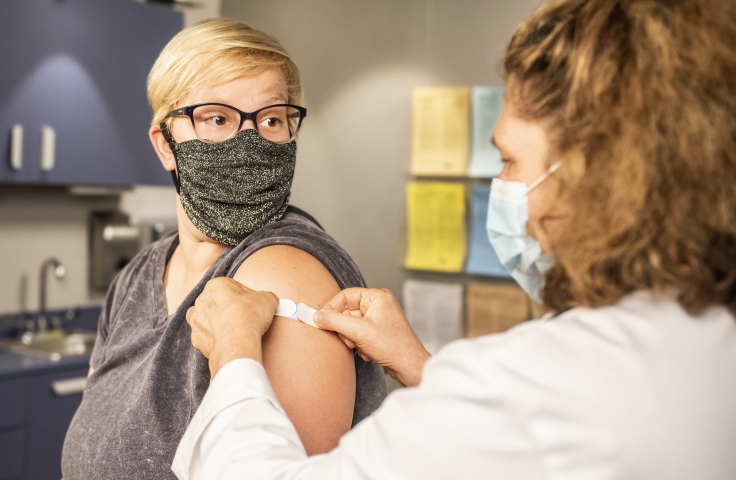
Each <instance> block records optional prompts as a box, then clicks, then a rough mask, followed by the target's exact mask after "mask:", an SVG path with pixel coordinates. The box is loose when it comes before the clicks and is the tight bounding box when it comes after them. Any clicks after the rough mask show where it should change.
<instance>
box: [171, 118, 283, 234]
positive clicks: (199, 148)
mask: <svg viewBox="0 0 736 480" xmlns="http://www.w3.org/2000/svg"><path fill="white" fill-rule="evenodd" d="M161 130H162V132H163V134H164V138H166V140H167V141H168V142H169V146H170V147H171V151H172V152H173V153H174V158H175V159H176V169H177V171H178V175H177V172H171V175H172V177H173V179H174V185H175V186H176V191H177V193H178V194H179V196H180V198H181V204H182V206H183V207H184V212H186V214H187V216H188V217H189V219H190V220H191V221H192V223H193V224H194V226H195V227H197V229H198V230H199V231H200V232H202V233H204V234H205V235H207V236H208V237H210V238H211V239H213V240H215V241H216V242H219V243H222V244H225V245H237V244H239V243H240V242H241V241H242V240H243V239H244V238H245V237H247V236H248V235H250V234H251V233H253V232H254V231H256V230H258V229H259V228H261V227H262V226H264V225H267V224H269V223H272V222H275V221H277V220H280V219H281V218H282V217H283V216H284V213H286V207H287V206H288V204H289V196H290V194H291V182H292V180H293V178H294V168H295V166H296V142H294V141H292V142H290V143H281V144H279V143H274V142H271V141H270V140H266V139H265V138H263V137H262V136H261V135H260V134H258V133H257V132H256V131H255V130H253V129H246V130H242V131H241V132H239V133H238V134H237V135H235V136H234V137H233V138H231V139H229V140H226V141H224V142H220V143H205V142H202V141H201V140H188V141H186V142H181V143H177V142H175V141H174V140H173V138H172V137H171V134H170V132H169V131H168V128H167V127H166V125H165V124H161Z"/></svg>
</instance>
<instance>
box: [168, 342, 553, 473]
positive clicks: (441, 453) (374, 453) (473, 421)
mask: <svg viewBox="0 0 736 480" xmlns="http://www.w3.org/2000/svg"><path fill="white" fill-rule="evenodd" d="M460 343H462V345H464V346H465V347H468V346H469V345H470V344H469V343H468V342H460ZM467 350H468V348H464V347H463V346H460V347H457V348H450V349H447V350H446V351H445V352H442V353H441V354H440V355H439V356H438V357H436V358H434V359H432V360H430V362H428V365H427V366H426V367H425V371H424V375H423V381H422V385H421V386H419V387H416V388H408V389H400V390H398V391H396V392H394V393H392V394H391V395H390V396H389V397H388V398H387V399H386V401H385V402H384V404H383V406H382V407H381V408H380V409H379V410H378V411H377V412H376V413H375V414H373V415H372V416H370V417H369V418H367V419H366V420H364V421H363V422H362V423H361V424H360V425H358V426H357V427H356V428H355V429H353V430H351V431H350V432H348V433H347V434H345V435H344V436H343V437H342V439H341V440H340V445H339V446H338V447H337V448H336V449H335V450H333V451H332V452H330V453H328V454H323V455H315V456H312V457H307V455H306V453H305V451H304V448H303V446H302V444H301V441H300V440H299V436H298V434H297V432H296V430H295V429H294V427H293V425H292V424H291V422H290V421H289V419H288V418H287V416H286V414H285V413H284V411H283V409H282V408H281V406H280V405H279V403H278V400H277V399H276V396H275V394H274V393H273V390H272V389H271V387H270V385H269V383H268V379H267V377H266V373H265V371H264V370H263V367H262V366H261V365H260V364H258V363H257V362H255V361H253V360H245V359H242V360H236V361H233V362H231V363H229V364H228V365H226V366H225V367H224V368H223V369H222V370H221V371H220V373H219V374H218V375H217V377H216V378H215V380H214V381H213V383H212V385H211V386H210V389H209V391H208V392H207V394H206V395H205V398H204V400H203V402H202V404H201V406H200V407H199V409H198V411H197V413H196V414H195V416H194V418H193V420H192V422H191V424H190V425H189V428H188V429H187V432H186V434H185V435H184V438H183V439H182V441H181V443H180V445H179V448H178V450H177V452H176V456H175V458H174V463H173V467H172V469H173V471H174V473H175V474H176V475H177V477H178V478H179V479H180V480H200V479H214V478H217V479H246V478H247V479H273V480H297V479H298V480H318V479H319V480H337V479H350V480H353V479H366V480H367V479H372V480H386V479H409V478H422V479H426V480H433V479H437V480H439V479H447V478H462V479H464V480H471V479H475V478H478V479H480V478H483V479H487V478H524V479H526V480H537V479H540V480H541V479H545V478H547V476H546V473H545V469H544V467H543V465H542V463H541V461H540V458H539V454H538V451H537V450H536V448H535V446H534V443H533V442H532V440H531V439H530V437H529V435H528V433H527V431H526V429H525V427H524V422H523V421H521V419H520V418H519V416H518V415H517V413H516V411H515V407H514V405H513V401H511V400H510V399H509V398H508V397H507V396H506V395H505V394H504V393H503V392H504V391H508V389H509V388H513V386H511V385H508V382H507V381H506V379H504V375H503V371H502V370H496V371H494V369H493V368H492V367H489V366H488V364H487V363H484V362H480V361H476V360H474V359H473V358H472V355H468V352H467ZM470 350H472V348H470Z"/></svg>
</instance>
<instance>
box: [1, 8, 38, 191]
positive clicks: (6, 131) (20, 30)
mask: <svg viewBox="0 0 736 480" xmlns="http://www.w3.org/2000/svg"><path fill="white" fill-rule="evenodd" d="M36 7H37V5H36V3H35V1H29V0H2V2H0V69H1V70H2V74H0V159H1V160H0V182H2V183H33V182H38V181H40V171H39V169H38V161H37V159H38V158H39V152H40V150H39V145H38V142H35V141H33V140H32V139H31V138H30V136H31V132H32V131H35V129H36V126H35V125H34V116H35V112H34V106H33V103H34V93H33V91H32V89H31V88H30V85H29V83H28V81H27V80H28V79H29V78H31V77H33V76H34V70H35V67H36V63H37V57H36V42H35V37H34V35H33V32H34V31H35V28H34V26H35V23H36V13H37V12H36ZM16 124H19V125H22V126H23V127H24V141H23V142H22V143H23V144H22V150H23V155H22V160H23V165H22V167H21V168H20V170H14V169H13V168H11V166H10V135H11V130H12V128H13V126H14V125H16Z"/></svg>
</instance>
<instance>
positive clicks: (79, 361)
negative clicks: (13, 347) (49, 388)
mask: <svg viewBox="0 0 736 480" xmlns="http://www.w3.org/2000/svg"><path fill="white" fill-rule="evenodd" d="M80 368H89V355H78V356H75V357H66V358H62V359H61V360H59V361H58V362H54V361H51V360H45V359H41V358H36V357H31V356H27V355H20V354H17V353H11V352H6V351H3V350H0V381H1V380H8V379H11V378H17V377H27V376H31V375H38V374H42V373H51V372H57V371H58V372H60V371H64V370H77V369H80Z"/></svg>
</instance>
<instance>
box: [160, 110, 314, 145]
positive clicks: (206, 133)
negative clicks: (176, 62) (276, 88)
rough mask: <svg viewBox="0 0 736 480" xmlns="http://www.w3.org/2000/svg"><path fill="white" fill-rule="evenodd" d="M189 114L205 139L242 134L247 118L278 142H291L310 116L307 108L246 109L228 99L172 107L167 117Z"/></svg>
mask: <svg viewBox="0 0 736 480" xmlns="http://www.w3.org/2000/svg"><path fill="white" fill-rule="evenodd" d="M183 115H186V116H187V117H189V118H190V119H191V121H192V127H193V128H194V133H195V134H196V135H197V138H198V139H200V140H201V141H203V142H208V143H220V142H224V141H225V140H229V139H231V138H233V137H234V136H235V135H237V134H238V132H240V131H241V130H242V128H243V124H244V123H245V121H246V120H250V121H252V122H253V126H254V128H255V130H256V132H258V133H259V134H260V135H261V136H262V137H263V138H265V139H267V140H270V141H272V142H274V143H289V142H291V141H292V140H294V138H296V134H297V132H299V128H300V127H301V125H302V120H304V117H306V116H307V109H306V108H304V107H300V106H298V105H290V104H288V103H281V104H276V105H269V106H267V107H263V108H261V109H258V110H256V111H255V112H243V111H242V110H238V109H237V108H235V107H232V106H230V105H226V104H224V103H199V104H197V105H189V106H188V107H181V108H177V109H176V110H172V111H171V112H169V113H168V114H166V117H177V116H183Z"/></svg>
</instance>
